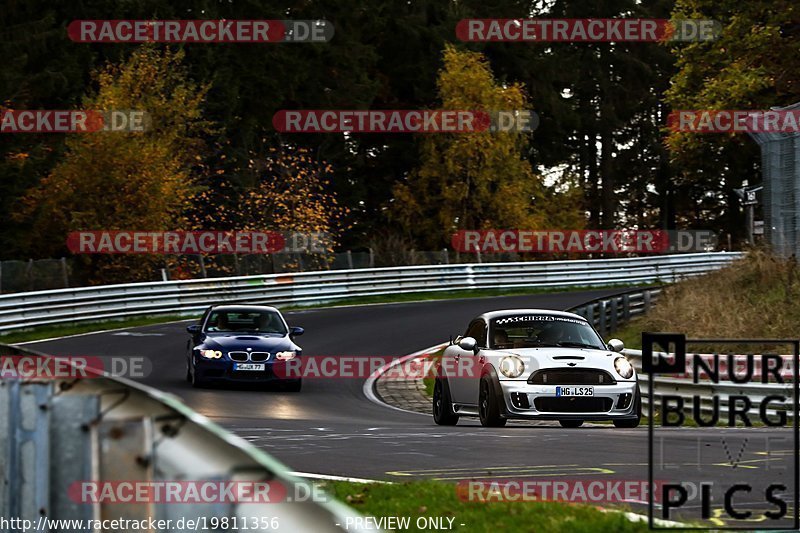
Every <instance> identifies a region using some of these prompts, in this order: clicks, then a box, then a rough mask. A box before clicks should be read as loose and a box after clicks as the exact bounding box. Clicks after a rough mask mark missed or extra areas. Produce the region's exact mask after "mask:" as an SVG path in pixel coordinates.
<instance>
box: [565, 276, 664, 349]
mask: <svg viewBox="0 0 800 533" xmlns="http://www.w3.org/2000/svg"><path fill="white" fill-rule="evenodd" d="M659 294H661V287H654V288H647V289H634V290H632V291H629V292H626V293H623V294H616V295H614V296H607V297H603V298H598V299H596V300H592V301H590V302H587V303H585V304H583V305H580V306H578V307H573V308H572V309H570V311H572V312H573V313H575V314H578V315H581V316H582V317H584V318H586V319H587V320H589V322H591V323H592V325H593V326H594V327H595V329H597V331H598V332H599V333H600V334H601V335H603V336H604V337H605V336H606V335H608V334H609V333H611V332H613V331H616V329H617V328H618V327H620V326H622V325H624V324H625V323H626V322H629V321H630V320H631V319H633V318H635V317H637V316H640V315H643V314H645V313H647V312H648V311H649V310H650V306H652V305H653V304H654V303H655V301H656V300H657V299H658V296H659Z"/></svg>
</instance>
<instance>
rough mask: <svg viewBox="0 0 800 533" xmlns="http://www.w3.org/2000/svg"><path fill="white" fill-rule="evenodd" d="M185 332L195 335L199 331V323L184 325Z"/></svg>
mask: <svg viewBox="0 0 800 533" xmlns="http://www.w3.org/2000/svg"><path fill="white" fill-rule="evenodd" d="M186 332H187V333H189V334H190V335H197V334H198V333H200V324H192V325H191V326H186Z"/></svg>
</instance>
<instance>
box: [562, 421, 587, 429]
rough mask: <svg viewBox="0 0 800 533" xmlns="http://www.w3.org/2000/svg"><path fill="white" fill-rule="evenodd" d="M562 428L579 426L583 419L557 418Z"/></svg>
mask: <svg viewBox="0 0 800 533" xmlns="http://www.w3.org/2000/svg"><path fill="white" fill-rule="evenodd" d="M558 423H559V424H561V427H562V428H579V427H581V426H582V425H583V420H559V421H558Z"/></svg>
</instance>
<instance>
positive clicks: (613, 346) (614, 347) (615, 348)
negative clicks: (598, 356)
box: [608, 339, 625, 352]
mask: <svg viewBox="0 0 800 533" xmlns="http://www.w3.org/2000/svg"><path fill="white" fill-rule="evenodd" d="M608 349H609V350H611V351H612V352H621V351H622V350H624V349H625V344H624V343H623V342H622V341H621V340H619V339H611V340H610V341H608Z"/></svg>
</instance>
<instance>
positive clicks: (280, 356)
mask: <svg viewBox="0 0 800 533" xmlns="http://www.w3.org/2000/svg"><path fill="white" fill-rule="evenodd" d="M295 355H297V352H278V353H276V354H275V359H277V360H278V361H288V360H289V359H294V356H295Z"/></svg>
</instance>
